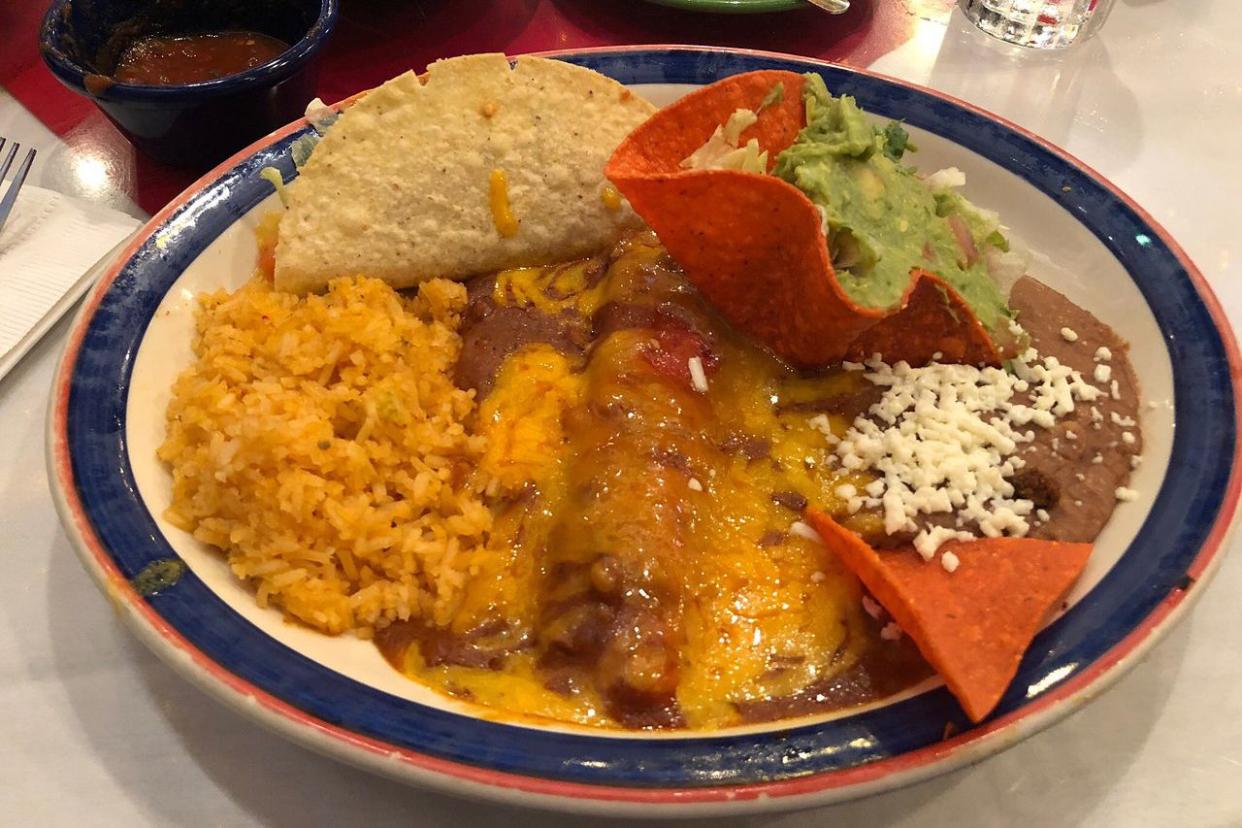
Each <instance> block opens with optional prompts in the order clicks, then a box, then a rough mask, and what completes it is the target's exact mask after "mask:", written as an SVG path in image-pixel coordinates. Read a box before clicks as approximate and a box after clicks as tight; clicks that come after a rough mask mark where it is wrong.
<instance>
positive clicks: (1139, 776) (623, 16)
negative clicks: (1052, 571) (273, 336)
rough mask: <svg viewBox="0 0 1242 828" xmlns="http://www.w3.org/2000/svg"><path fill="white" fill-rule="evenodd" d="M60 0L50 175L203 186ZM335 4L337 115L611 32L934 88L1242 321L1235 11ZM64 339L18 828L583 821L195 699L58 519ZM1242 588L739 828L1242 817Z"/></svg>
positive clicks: (36, 137)
mask: <svg viewBox="0 0 1242 828" xmlns="http://www.w3.org/2000/svg"><path fill="white" fill-rule="evenodd" d="M41 6H42V4H41V3H39V2H37V0H30V2H23V3H8V4H5V5H4V6H3V7H0V87H3V90H0V135H4V136H6V137H8V138H10V139H15V140H19V141H21V142H22V143H24V144H29V145H32V146H36V147H38V148H39V151H40V155H39V163H38V164H37V166H36V168H35V172H34V174H33V175H32V177H31V180H32V181H33V182H34V183H37V184H40V185H42V186H45V187H49V188H51V189H55V190H59V191H61V192H64V193H67V194H70V195H75V196H79V197H85V198H88V199H91V200H93V201H98V202H100V203H104V204H108V205H110V206H113V207H116V208H118V209H121V210H124V211H126V212H129V213H131V214H133V215H136V216H144V215H146V214H149V213H150V212H153V211H154V210H156V209H158V208H159V207H160V206H161V205H162V204H163V203H164V202H165V201H167V200H168V199H169V198H170V197H171V196H173V195H174V194H175V193H177V192H178V191H180V190H181V189H182V188H183V187H185V186H186V185H187V184H188V183H189V182H190V181H191V180H192V179H193V177H194V175H193V174H192V173H187V172H185V171H183V170H176V169H171V168H167V167H162V166H160V165H158V164H155V163H153V162H150V161H148V160H146V159H143V158H142V157H140V156H138V155H137V154H136V153H135V152H134V150H133V149H132V148H131V147H130V145H129V144H128V143H127V142H126V141H125V140H124V139H123V138H122V137H121V136H120V134H119V133H117V131H116V130H115V129H114V128H113V127H112V126H111V124H109V123H108V122H107V121H106V120H105V119H104V118H103V117H102V116H101V115H100V114H99V113H98V112H97V111H96V110H95V109H94V107H93V106H92V105H91V104H90V103H89V102H87V101H85V100H83V99H81V98H78V97H76V96H74V95H73V94H72V93H70V92H69V91H68V90H65V89H64V88H62V87H61V86H59V84H57V83H56V82H55V81H54V80H53V79H52V77H51V75H50V74H49V73H48V72H47V71H46V70H45V69H44V68H43V66H42V63H41V62H40V60H39V57H38V52H37V47H36V45H35V32H36V30H37V26H38V21H39V19H40V18H41V16H42V12H43V9H42V8H41ZM342 6H343V9H342V20H341V24H340V26H339V28H338V31H337V34H336V37H335V39H334V41H333V42H332V44H331V46H330V47H329V50H328V53H327V55H326V58H325V63H324V67H323V75H322V79H321V82H320V95H321V97H323V98H324V99H325V100H336V99H339V98H342V97H345V96H346V95H349V94H352V93H354V92H356V91H358V90H361V89H365V88H368V87H370V86H373V85H375V84H377V83H379V82H381V81H383V80H385V79H386V78H388V77H390V76H392V75H395V74H397V73H398V72H400V71H402V70H404V69H407V68H415V69H421V68H422V67H423V66H425V65H426V64H427V62H429V61H431V60H434V59H436V58H439V57H446V56H449V55H455V54H463V53H468V52H478V51H505V52H508V53H510V54H516V53H520V52H529V51H542V50H548V49H566V48H577V47H584V46H601V45H609V44H654V43H698V44H708V45H720V46H735V47H745V48H754V49H767V50H773V51H784V52H793V53H797V54H802V55H810V56H813V57H819V58H823V59H827V60H834V61H838V62H842V63H847V64H851V65H854V66H862V67H868V68H870V69H872V70H875V71H879V72H882V73H885V74H889V75H893V76H896V77H898V78H901V79H903V80H907V81H911V82H914V83H919V84H924V85H927V86H931V87H933V88H935V89H938V90H941V91H943V92H947V93H949V94H952V95H955V96H957V97H960V98H963V99H965V100H967V101H970V102H971V103H974V104H977V105H979V106H982V107H984V108H986V109H990V110H992V111H993V112H996V113H998V114H1000V115H1003V116H1005V117H1007V118H1009V119H1010V120H1013V121H1015V122H1017V123H1019V124H1020V125H1022V126H1024V127H1026V128H1028V129H1031V130H1033V131H1035V132H1037V133H1039V134H1040V135H1043V136H1044V137H1046V138H1048V139H1050V140H1052V141H1054V142H1055V143H1057V144H1060V145H1062V146H1064V147H1065V148H1067V149H1068V150H1069V151H1070V152H1072V153H1074V154H1075V155H1077V156H1078V157H1079V158H1081V159H1083V160H1084V161H1085V162H1086V163H1087V164H1089V165H1091V166H1093V167H1095V168H1096V169H1098V170H1100V171H1101V172H1102V173H1103V174H1104V175H1105V176H1107V177H1109V178H1111V179H1112V180H1113V181H1115V182H1116V183H1117V184H1119V185H1120V186H1121V187H1122V188H1123V189H1125V190H1126V191H1128V192H1129V193H1130V194H1131V195H1133V196H1134V197H1135V198H1136V199H1137V200H1138V201H1139V202H1140V203H1141V204H1142V205H1143V206H1144V207H1146V208H1147V209H1148V210H1149V211H1150V212H1151V213H1152V214H1153V215H1154V216H1155V218H1156V219H1157V220H1158V221H1160V222H1161V223H1163V224H1164V225H1165V226H1166V227H1167V228H1168V229H1169V230H1170V231H1171V232H1172V233H1173V235H1174V236H1175V237H1176V238H1178V239H1179V240H1180V241H1181V243H1182V244H1183V245H1184V246H1185V247H1186V248H1187V250H1188V252H1189V253H1190V255H1191V256H1192V257H1193V258H1194V259H1195V260H1196V262H1197V263H1198V264H1199V266H1200V267H1201V268H1202V269H1203V271H1204V273H1205V275H1206V276H1207V278H1208V279H1209V281H1210V282H1211V283H1212V285H1213V286H1214V288H1215V290H1216V291H1217V293H1218V295H1219V296H1220V298H1221V300H1222V302H1223V303H1224V305H1225V308H1226V311H1227V312H1228V314H1229V316H1230V318H1231V320H1232V321H1233V322H1234V324H1235V326H1237V324H1238V322H1239V320H1242V266H1240V256H1242V243H1240V241H1239V239H1240V238H1242V234H1239V233H1238V232H1237V226H1236V224H1237V220H1236V217H1235V213H1236V212H1237V211H1236V208H1235V207H1234V197H1235V195H1236V194H1237V193H1242V163H1239V161H1238V160H1237V158H1238V155H1237V152H1236V151H1235V150H1234V149H1233V143H1234V141H1235V136H1236V135H1237V133H1238V132H1239V131H1240V130H1242V80H1240V79H1242V49H1239V48H1237V45H1236V37H1235V35H1236V32H1237V31H1238V28H1239V25H1240V24H1242V6H1239V4H1238V3H1237V2H1236V0H1180V2H1178V0H1118V3H1117V7H1116V9H1115V10H1114V12H1113V14H1112V17H1111V18H1110V19H1109V21H1108V22H1107V24H1106V25H1105V27H1104V29H1103V32H1102V34H1101V36H1100V37H1098V38H1096V39H1094V40H1091V41H1089V42H1087V43H1085V44H1082V45H1081V46H1079V47H1076V48H1074V49H1072V50H1070V51H1068V52H1065V53H1062V54H1034V53H1024V52H1019V51H1016V50H1014V49H1012V48H1010V47H1005V46H1003V45H1001V44H999V43H995V42H993V41H991V40H989V39H988V38H987V37H986V36H985V35H982V34H981V33H979V32H977V31H975V30H973V28H972V27H971V26H970V24H969V23H968V22H967V21H965V20H964V19H963V18H962V16H961V14H960V13H959V12H955V11H954V10H953V4H952V2H951V0H854V8H853V9H852V10H851V11H850V12H849V13H848V14H846V15H843V16H841V17H829V16H826V15H823V14H821V13H820V12H817V11H815V10H813V9H810V8H808V9H806V10H804V11H794V12H788V13H783V14H771V15H758V16H750V15H745V16H704V15H698V14H693V13H690V12H684V11H679V10H675V9H669V8H664V7H660V6H654V5H648V4H645V3H641V2H638V0H342ZM69 243H71V241H69ZM0 312H2V310H0ZM65 329H66V324H65V323H63V322H62V323H61V325H59V326H58V327H57V328H56V329H55V330H54V331H53V333H52V334H51V335H50V336H49V337H47V338H46V339H45V340H44V341H43V342H42V343H41V344H40V345H39V346H38V347H37V348H36V349H35V350H34V351H33V352H32V353H31V355H30V356H28V357H27V358H26V360H25V361H24V362H23V363H22V364H21V365H19V366H18V368H17V369H16V370H15V371H14V372H13V373H12V374H11V375H10V376H9V377H8V378H7V379H5V380H4V381H3V382H0V434H3V435H4V439H3V440H0V537H2V538H3V542H2V544H3V545H2V548H3V551H4V555H5V558H6V560H7V562H8V565H9V574H8V577H6V578H5V579H4V582H3V584H0V618H2V619H3V620H2V621H0V704H2V705H3V707H4V709H5V711H6V715H5V721H6V726H5V729H4V737H3V738H2V739H0V778H3V779H4V780H5V784H4V785H0V815H2V816H0V822H4V823H8V824H14V825H24V824H31V825H35V824H37V825H60V824H74V825H77V824H83V823H85V824H161V825H164V824H196V825H197V824H211V825H238V824H250V823H255V822H261V823H269V824H275V825H286V824H287V825H318V824H376V823H382V824H389V823H394V824H395V823H400V824H406V825H419V826H422V825H441V824H481V825H490V824H500V823H504V824H507V825H511V826H524V825H530V826H535V825H538V826H555V825H569V824H576V822H577V821H576V820H573V819H571V818H568V817H557V816H549V815H545V814H537V813H528V812H517V811H508V810H505V809H502V808H497V807H494V806H490V805H484V804H466V803H460V802H456V801H454V800H451V799H447V798H444V797H441V796H438V795H435V794H430V793H425V792H421V791H416V790H412V789H408V788H405V787H403V786H401V785H398V784H396V783H392V782H388V781H386V780H383V779H379V778H375V777H371V776H368V775H366V774H364V773H362V772H360V771H356V770H353V769H352V768H349V767H346V766H344V765H340V764H338V763H336V762H334V761H332V760H329V759H324V758H321V757H319V756H316V755H313V754H311V753H308V752H306V751H304V750H302V749H301V748H298V747H296V746H294V745H292V744H290V743H287V742H285V741H284V740H282V739H281V738H279V737H277V736H274V735H271V734H269V733H267V732H264V731H262V730H259V729H258V728H256V727H255V726H253V725H252V724H251V723H250V722H249V721H248V720H245V719H242V718H241V717H239V716H237V715H235V714H234V713H232V712H231V711H228V710H226V709H224V708H223V707H221V706H219V705H217V704H216V703H215V702H214V701H212V700H210V699H208V698H207V697H205V696H203V695H202V694H201V693H200V692H199V691H198V690H196V689H194V688H193V687H191V686H190V685H189V684H187V683H185V682H184V681H183V680H182V679H180V678H179V677H178V676H176V675H174V674H173V673H172V672H171V671H170V670H169V669H168V668H166V667H165V666H164V665H163V664H162V663H160V662H159V661H157V660H156V658H155V657H154V656H153V655H151V654H150V653H149V652H147V651H146V650H145V649H144V648H143V647H142V645H141V644H139V643H138V642H137V641H136V640H135V639H133V638H132V637H131V636H130V635H129V634H128V633H127V632H126V631H125V630H124V629H122V628H121V627H120V625H119V623H118V622H117V621H116V619H115V618H114V616H113V615H112V612H111V610H110V609H109V607H108V604H107V602H106V601H105V600H104V598H103V597H102V596H101V595H100V594H99V593H98V592H97V591H96V590H95V588H94V586H93V585H92V584H91V582H90V581H89V580H88V578H87V576H86V574H85V573H84V572H83V571H82V569H81V568H80V567H79V566H78V563H77V560H76V558H75V557H74V554H73V552H72V551H71V549H70V548H69V544H68V541H67V540H66V539H65V537H64V535H63V533H62V532H61V530H60V525H59V523H58V521H57V518H56V515H55V512H54V511H53V508H52V504H51V499H50V496H49V494H48V491H47V484H46V479H45V474H44V470H43V450H42V446H43V419H44V412H45V408H46V401H47V394H48V389H49V386H50V382H51V374H52V370H53V366H54V362H55V359H56V356H57V354H58V352H59V350H60V347H61V345H62V342H63V338H64V333H65ZM1139 368H1140V372H1141V366H1139ZM1236 545H1237V544H1235V546H1236ZM1239 592H1242V558H1240V557H1239V555H1238V554H1237V551H1236V550H1235V554H1233V555H1232V556H1230V557H1229V558H1227V559H1226V560H1225V562H1224V565H1223V567H1222V569H1221V572H1220V574H1219V576H1218V577H1217V580H1216V582H1215V583H1214V584H1212V586H1211V588H1210V589H1209V590H1208V591H1207V594H1206V595H1205V596H1204V598H1203V599H1202V601H1201V603H1200V604H1199V606H1198V607H1196V608H1195V610H1194V611H1193V613H1192V614H1191V616H1190V618H1188V619H1187V620H1186V621H1185V622H1184V623H1183V624H1182V625H1181V626H1180V627H1179V628H1177V629H1176V630H1175V631H1174V632H1173V633H1172V634H1171V635H1170V636H1169V638H1168V639H1167V640H1166V641H1164V642H1163V643H1161V644H1160V645H1159V646H1158V647H1157V648H1156V650H1155V651H1154V653H1153V654H1152V655H1151V656H1150V657H1149V658H1148V659H1147V661H1146V662H1145V663H1143V664H1141V665H1140V666H1139V667H1137V668H1136V669H1135V670H1134V671H1133V673H1131V674H1130V675H1128V676H1126V677H1125V678H1123V679H1122V680H1121V681H1120V682H1119V684H1118V685H1117V686H1116V688H1115V689H1114V690H1112V691H1110V692H1109V693H1107V694H1106V695H1105V696H1103V697H1102V698H1101V699H1099V700H1098V701H1097V702H1095V703H1094V704H1092V705H1090V706H1088V707H1087V708H1086V709H1084V710H1083V711H1081V712H1080V713H1078V714H1076V715H1074V716H1072V717H1071V718H1069V719H1068V720H1066V721H1064V722H1062V723H1061V724H1059V725H1057V726H1055V727H1053V728H1051V729H1050V730H1048V731H1046V732H1044V733H1042V734H1040V735H1038V736H1036V737H1034V738H1032V739H1030V740H1028V741H1026V742H1024V743H1022V744H1021V745H1018V746H1017V747H1015V748H1013V749H1012V750H1010V751H1008V752H1007V753H1004V754H1002V755H1001V756H999V757H996V758H993V759H991V760H989V761H987V762H985V763H984V764H982V765H980V766H978V767H976V768H973V769H968V770H965V771H960V772H958V773H955V774H951V775H949V776H946V777H943V778H941V779H937V780H933V781H931V782H927V783H924V784H922V785H918V786H915V787H912V788H909V789H906V790H902V791H898V792H894V793H891V794H887V795H883V796H878V797H874V798H872V799H869V800H865V801H861V802H856V803H850V804H846V805H842V806H837V807H834V808H827V809H823V810H820V811H814V812H809V813H803V814H792V815H786V816H777V817H768V818H760V817H755V818H750V819H746V820H739V821H738V822H737V823H730V824H745V825H764V826H768V825H772V826H801V825H807V824H836V825H854V824H859V825H864V824H865V825H868V826H876V825H908V826H915V825H917V826H929V825H932V826H938V825H945V826H950V825H951V826H974V825H978V826H985V825H986V826H991V825H1009V824H1013V825H1023V826H1040V825H1101V826H1104V825H1127V826H1130V825H1172V824H1178V825H1211V826H1236V825H1242V787H1240V786H1239V785H1238V784H1237V783H1238V780H1239V779H1242V692H1239V690H1238V688H1239V687H1240V686H1242V624H1239V623H1237V621H1236V619H1235V616H1236V612H1235V605H1234V604H1233V600H1234V598H1233V596H1234V595H1236V594H1238V593H1239ZM724 822H726V821H716V823H714V824H722V823H724Z"/></svg>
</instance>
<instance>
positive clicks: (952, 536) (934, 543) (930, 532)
mask: <svg viewBox="0 0 1242 828" xmlns="http://www.w3.org/2000/svg"><path fill="white" fill-rule="evenodd" d="M974 537H975V536H974V535H972V534H970V533H969V532H962V531H959V530H957V529H948V528H946V527H944V526H933V527H931V528H930V529H926V530H924V531H922V532H919V533H918V535H917V536H916V537H915V538H914V551H916V552H918V553H919V554H920V555H922V556H923V560H925V561H930V560H931V559H932V558H934V557H936V550H937V549H939V548H940V545H941V544H942V543H944V542H945V541H951V540H963V541H968V540H974ZM945 554H946V555H949V554H952V553H950V552H946V553H945Z"/></svg>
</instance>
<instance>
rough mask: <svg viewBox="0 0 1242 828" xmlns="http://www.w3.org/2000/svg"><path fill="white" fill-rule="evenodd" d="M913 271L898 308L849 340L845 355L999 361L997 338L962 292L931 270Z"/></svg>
mask: <svg viewBox="0 0 1242 828" xmlns="http://www.w3.org/2000/svg"><path fill="white" fill-rule="evenodd" d="M913 275H914V281H913V282H912V283H911V285H910V287H909V289H907V291H906V295H905V297H904V298H903V299H902V301H901V309H900V310H898V311H897V312H896V313H894V314H893V315H892V316H887V317H885V318H884V319H882V320H880V321H879V322H877V323H876V324H875V325H873V326H871V327H870V328H868V329H867V330H866V331H864V332H863V333H862V334H861V335H860V336H859V337H858V338H857V339H855V340H854V341H853V342H851V343H850V346H849V351H848V355H849V358H850V359H853V360H860V361H861V360H864V359H867V358H868V357H870V356H872V355H873V354H880V355H882V356H883V357H884V358H885V359H886V360H889V361H890V362H896V361H897V360H905V361H906V362H908V363H910V364H911V365H926V364H927V363H929V362H933V361H934V362H955V363H963V364H966V365H996V364H998V363H999V362H1000V353H999V351H998V350H997V347H996V345H995V343H994V342H993V341H992V338H991V337H990V336H988V332H987V329H986V328H984V327H983V323H981V322H980V321H979V320H978V319H977V318H975V314H974V311H972V310H971V309H970V306H969V305H967V304H966V300H965V299H963V298H962V296H961V294H960V293H958V292H957V291H956V290H954V289H953V288H952V287H951V286H950V285H949V283H948V282H945V281H944V280H943V279H941V278H940V277H939V276H936V275H935V274H933V273H931V272H929V271H926V270H916V271H914V274H913ZM937 354H939V356H937Z"/></svg>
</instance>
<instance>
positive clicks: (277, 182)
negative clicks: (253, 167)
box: [259, 167, 289, 207]
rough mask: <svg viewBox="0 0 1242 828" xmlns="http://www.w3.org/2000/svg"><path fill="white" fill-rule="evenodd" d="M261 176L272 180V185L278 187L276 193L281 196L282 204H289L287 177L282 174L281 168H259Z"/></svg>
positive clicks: (284, 205)
mask: <svg viewBox="0 0 1242 828" xmlns="http://www.w3.org/2000/svg"><path fill="white" fill-rule="evenodd" d="M259 178H262V179H265V180H267V181H270V182H272V186H273V187H275V188H276V195H278V196H280V204H281V206H282V207H288V206H289V196H288V194H287V193H286V192H285V179H284V176H282V175H281V174H280V170H278V169H276V168H275V167H264V168H263V169H261V170H259Z"/></svg>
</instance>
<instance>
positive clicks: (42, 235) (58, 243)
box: [0, 184, 141, 377]
mask: <svg viewBox="0 0 1242 828" xmlns="http://www.w3.org/2000/svg"><path fill="white" fill-rule="evenodd" d="M139 224H141V222H140V221H139V220H138V219H136V218H133V217H132V216H128V215H126V214H124V213H121V212H118V211H116V210H112V209H109V208H107V207H101V206H99V205H96V204H91V203H90V202H87V201H82V200H81V199H76V198H71V197H69V196H66V195H62V194H60V193H57V192H54V191H52V190H45V189H43V188H41V187H35V186H32V185H30V184H27V185H26V186H25V187H23V188H22V190H21V193H20V195H18V197H17V203H16V205H15V206H14V209H13V213H12V214H11V215H10V216H9V220H8V221H7V222H6V223H5V225H4V229H3V230H0V377H3V376H4V375H5V374H6V373H8V371H9V369H11V368H12V367H13V366H14V365H15V364H17V361H18V360H19V359H21V357H22V356H23V355H24V354H25V353H26V351H28V350H30V348H31V347H32V346H33V345H34V344H35V342H37V341H38V340H39V338H40V337H41V336H43V334H45V333H47V331H48V329H49V328H51V327H52V325H54V324H55V323H56V320H57V319H59V318H60V316H61V315H62V314H63V313H64V312H65V311H67V310H68V309H69V308H70V307H71V306H72V305H73V303H74V302H76V301H77V300H78V299H79V298H80V297H81V296H82V294H83V293H85V292H86V290H87V288H89V287H90V286H91V284H92V283H93V282H94V281H95V278H96V277H97V276H98V268H96V267H95V265H96V264H99V260H100V258H101V257H103V256H104V255H105V254H107V253H109V252H110V251H112V250H113V249H114V248H116V247H117V246H118V245H119V243H120V242H121V241H123V240H124V239H126V238H128V237H129V236H130V234H132V233H133V232H134V230H135V229H137V227H138V225H139Z"/></svg>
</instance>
